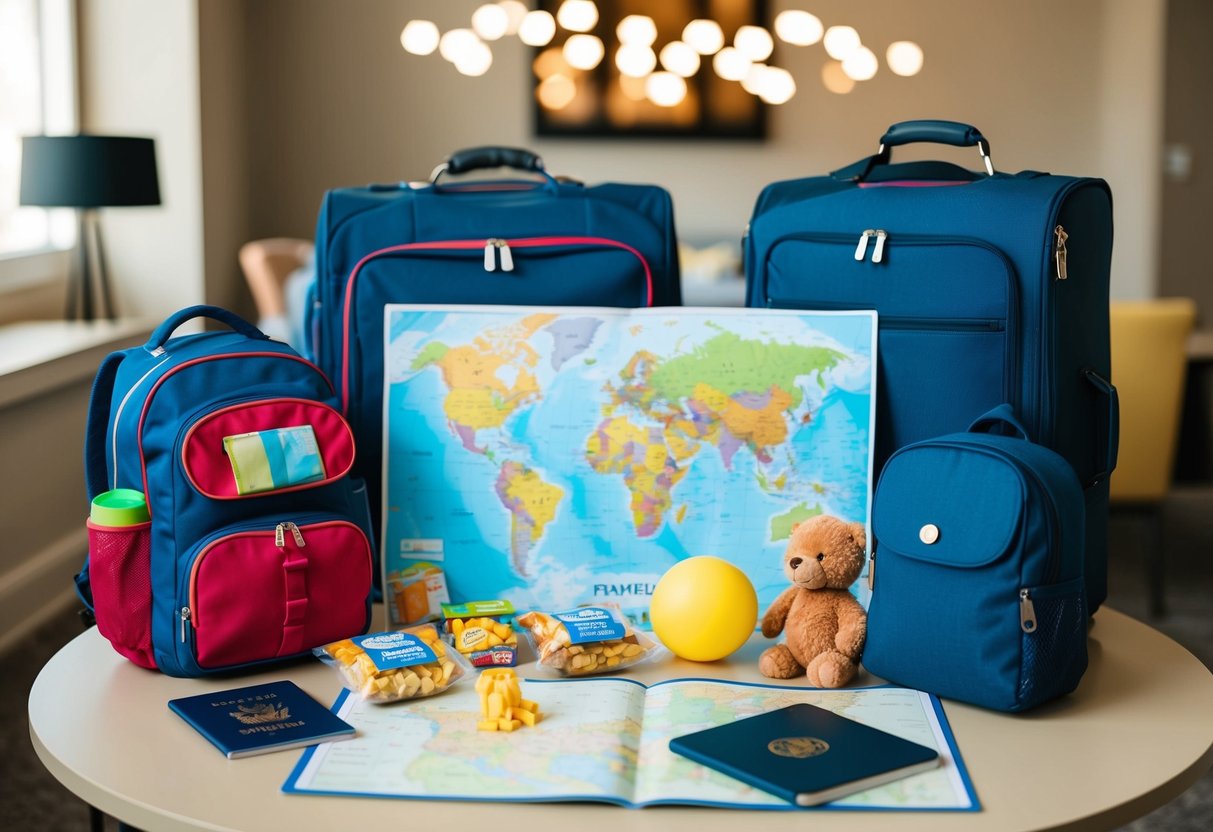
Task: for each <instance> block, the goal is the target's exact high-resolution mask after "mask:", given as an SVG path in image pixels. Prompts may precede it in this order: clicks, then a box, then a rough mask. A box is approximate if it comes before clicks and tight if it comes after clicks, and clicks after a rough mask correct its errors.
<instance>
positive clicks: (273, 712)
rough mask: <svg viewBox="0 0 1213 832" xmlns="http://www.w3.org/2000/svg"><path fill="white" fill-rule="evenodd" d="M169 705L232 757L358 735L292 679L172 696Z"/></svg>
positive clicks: (350, 726)
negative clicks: (193, 694)
mask: <svg viewBox="0 0 1213 832" xmlns="http://www.w3.org/2000/svg"><path fill="white" fill-rule="evenodd" d="M168 706H169V708H171V709H172V710H173V711H174V712H175V713H176V714H177V715H178V716H180V717H181V718H182V719H184V720H185V721H186V722H188V723H189V724H190V725H192V726H193V727H194V728H195V730H197V731H198V733H200V734H202V736H204V737H206V738H207V739H208V740H210V741H211V743H212V744H213V745H214V746H215V747H216V748H218V749H219V750H220V751H222V752H223V753H224V754H226V755H227V757H228V759H229V760H235V759H237V758H239V757H251V756H253V755H254V754H266V753H269V752H270V751H285V750H286V749H289V748H301V747H303V746H305V745H315V744H316V743H320V742H327V741H329V740H339V739H348V738H349V737H352V736H354V726H352V725H350V724H349V723H348V722H346V721H345V720H344V719H341V718H340V717H338V716H337V715H336V714H334V713H333V712H332V711H330V710H329V709H328V708H326V707H324V706H323V705H321V704H320V703H319V702H317V701H316V700H315V699H313V698H312V697H310V696H308V695H307V694H306V693H305V692H304V691H303V690H301V689H300V688H299V686H298V685H296V684H295V683H294V682H288V681H281V682H270V683H268V684H264V685H252V686H251V687H247V688H233V689H231V690H219V691H214V692H212V693H203V694H200V695H198V696H187V697H184V698H183V699H170V700H169V703H168Z"/></svg>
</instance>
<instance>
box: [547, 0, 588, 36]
mask: <svg viewBox="0 0 1213 832" xmlns="http://www.w3.org/2000/svg"><path fill="white" fill-rule="evenodd" d="M556 21H557V22H558V23H559V24H560V25H561V26H563V27H564V28H566V29H568V30H569V31H570V32H588V31H590V30H591V29H593V28H594V27H595V26H596V25H597V24H598V7H597V6H595V5H594V3H593V2H592V0H564V2H563V3H561V4H560V9H559V10H558V11H557V12H556Z"/></svg>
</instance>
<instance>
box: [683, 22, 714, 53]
mask: <svg viewBox="0 0 1213 832" xmlns="http://www.w3.org/2000/svg"><path fill="white" fill-rule="evenodd" d="M682 39H683V41H684V42H686V43H687V44H688V45H689V46H690V47H691V48H692V49H694V50H695V51H696V52H698V53H699V54H700V55H714V54H716V53H717V52H719V51H720V47H722V46H724V32H722V31H721V29H720V24H719V23H717V22H716V21H715V20H704V19H703V18H699V19H697V20H692V21H691V22H690V23H688V24H687V25H686V28H685V29H683V30H682Z"/></svg>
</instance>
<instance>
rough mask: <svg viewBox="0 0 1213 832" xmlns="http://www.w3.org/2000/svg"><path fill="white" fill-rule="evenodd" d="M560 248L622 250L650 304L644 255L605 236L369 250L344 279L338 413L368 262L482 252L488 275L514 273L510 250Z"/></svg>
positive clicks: (344, 403)
mask: <svg viewBox="0 0 1213 832" xmlns="http://www.w3.org/2000/svg"><path fill="white" fill-rule="evenodd" d="M560 246H578V247H582V248H614V249H619V250H621V251H626V252H628V253H629V254H631V255H632V256H633V257H635V258H636V259H637V260H638V261H640V266H641V268H642V269H643V270H644V282H645V285H644V306H646V307H651V306H652V305H653V270H652V268H650V266H649V261H648V260H647V259H645V256H644V255H643V254H641V253H640V251H639V250H638V249H636V248H634V247H633V246H630V245H628V244H627V243H625V242H622V241H621V240H613V239H611V238H609V237H590V236H576V235H569V236H551V237H523V238H519V239H515V240H512V241H510V240H506V239H503V238H498V237H488V238H477V239H470V240H434V241H427V242H416V243H402V244H400V245H396V246H388V247H386V248H381V249H378V250H377V251H372V252H370V253H369V254H367V255H365V256H363V257H362V259H361V260H359V261H358V263H357V264H356V265H355V266H354V268H353V269H352V270H351V271H350V275H349V277H347V278H346V280H345V291H344V308H343V313H342V345H341V411H342V413H343V414H348V413H349V411H350V323H351V318H352V316H353V305H354V288H355V285H356V283H357V281H358V275H359V274H360V273H361V271H362V269H363V267H364V266H366V264H367V263H369V262H370V261H371V260H374V259H376V258H379V257H385V256H389V255H393V254H402V255H407V254H409V253H411V252H426V251H430V252H442V251H477V250H483V252H484V270H485V271H488V272H492V271H496V268H497V261H498V258H500V265H501V271H503V272H512V271H514V255H513V249H519V248H523V249H526V248H556V247H560Z"/></svg>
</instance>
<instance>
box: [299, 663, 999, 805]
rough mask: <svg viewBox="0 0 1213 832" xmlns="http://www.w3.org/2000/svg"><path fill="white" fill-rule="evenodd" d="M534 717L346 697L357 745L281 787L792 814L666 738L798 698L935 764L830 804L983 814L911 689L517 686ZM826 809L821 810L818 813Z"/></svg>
mask: <svg viewBox="0 0 1213 832" xmlns="http://www.w3.org/2000/svg"><path fill="white" fill-rule="evenodd" d="M523 695H524V696H525V697H527V698H528V699H533V700H535V701H536V702H538V703H539V706H540V710H541V712H542V714H543V718H542V720H541V721H540V722H539V724H538V725H536V726H535V727H533V728H523V729H519V730H518V731H514V732H513V733H508V734H507V733H496V732H482V731H477V730H476V722H477V720H478V719H479V718H480V716H479V714H480V703H479V697H478V696H477V694H476V691H475V690H474V687H473V686H472V685H462V686H459V687H457V688H456V689H454V690H452V691H451V692H449V693H447V694H444V695H442V696H435V697H431V698H427V699H421V700H417V701H413V702H409V703H405V704H397V705H386V706H381V705H372V704H367V703H365V702H363V701H362V700H361V699H360V698H359V697H357V696H351V695H350V694H349V692H348V691H343V692H342V694H341V696H340V697H338V699H337V702H336V704H335V705H334V710H335V711H336V713H337V715H338V716H340V717H341V718H342V719H344V720H346V721H347V722H349V723H351V724H352V725H354V726H355V728H357V730H358V735H357V736H356V737H355V738H354V739H352V740H346V741H344V742H339V743H325V744H323V745H319V746H316V747H313V748H309V749H307V751H306V752H305V753H304V755H303V757H302V758H301V759H300V761H299V764H298V765H297V766H296V767H295V770H294V771H293V772H292V773H291V775H290V777H289V778H288V779H287V781H286V783H285V784H284V785H283V791H285V792H292V793H307V794H328V795H363V796H372V797H399V798H415V799H426V800H435V799H440V800H500V801H526V802H541V801H565V800H590V801H603V802H607V803H616V804H619V805H622V806H630V807H641V806H650V805H656V804H662V803H673V804H689V805H701V806H720V807H731V808H748V809H783V810H791V809H796V807H795V806H793V805H792V804H790V803H787V802H785V801H783V800H780V799H779V798H776V797H774V796H772V795H769V794H767V793H766V792H763V791H759V790H757V789H754V788H751V787H750V786H747V785H745V784H744V783H741V782H739V781H737V780H734V779H732V778H731V777H727V776H725V775H723V774H720V773H718V772H715V771H712V770H710V769H708V768H705V767H703V766H701V765H699V764H698V763H693V762H691V761H690V760H687V759H684V758H683V757H680V756H678V755H676V754H674V753H673V752H671V751H670V750H669V747H668V746H669V741H670V739H671V738H672V737H676V736H681V735H683V734H689V733H691V732H693V731H699V730H702V729H705V728H712V727H715V726H717V725H723V724H724V723H727V722H732V721H734V720H736V719H739V718H743V717H747V716H755V715H757V714H760V713H765V712H767V711H772V710H775V709H776V708H782V707H784V706H786V705H792V704H796V703H800V702H804V703H808V704H811V705H817V706H819V707H823V708H826V709H828V710H830V711H833V712H834V713H836V714H839V715H841V716H845V717H848V718H850V719H854V720H856V721H858V722H862V723H864V724H866V725H870V726H872V727H874V728H879V729H881V730H884V731H888V732H889V733H891V734H895V735H897V736H899V737H902V738H904V739H907V740H910V741H912V742H917V743H921V744H922V745H926V746H929V747H931V748H934V749H936V750H937V751H938V752H939V754H940V757H941V758H942V765H941V766H940V767H939V768H936V769H933V770H931V771H928V772H923V773H921V774H915V775H912V776H910V777H906V778H904V779H901V780H897V781H895V782H893V783H888V784H886V785H883V786H879V787H877V788H874V789H870V790H868V791H865V792H860V793H858V794H854V795H851V796H849V797H846V798H843V799H841V800H838V801H836V802H834V803H830V804H827V806H826V807H825V808H830V809H899V810H914V809H922V810H932V811H940V810H959V811H966V810H967V811H976V810H977V809H979V808H980V807H979V804H978V802H977V797H976V795H975V794H974V792H973V788H972V785H971V784H970V782H969V778H968V774H967V773H966V772H965V769H964V764H963V763H962V762H961V759H960V755H959V752H958V751H957V749H956V745H955V742H954V741H953V739H952V734H951V731H950V730H949V729H948V726H947V721H946V719H945V717H944V714H943V709H942V708H941V707H940V704H939V700H938V699H936V698H934V697H932V696H930V695H929V694H925V693H921V692H919V691H914V690H907V689H905V688H893V687H874V688H858V689H847V690H818V689H804V688H794V687H780V686H775V685H751V684H739V683H731V682H714V681H709V680H705V679H675V680H671V681H668V682H661V683H658V684H655V685H652V686H651V687H645V686H644V685H642V684H640V683H639V682H633V681H630V680H627V679H611V678H597V679H579V680H575V681H570V680H540V679H526V680H524V681H523ZM818 808H821V807H818Z"/></svg>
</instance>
